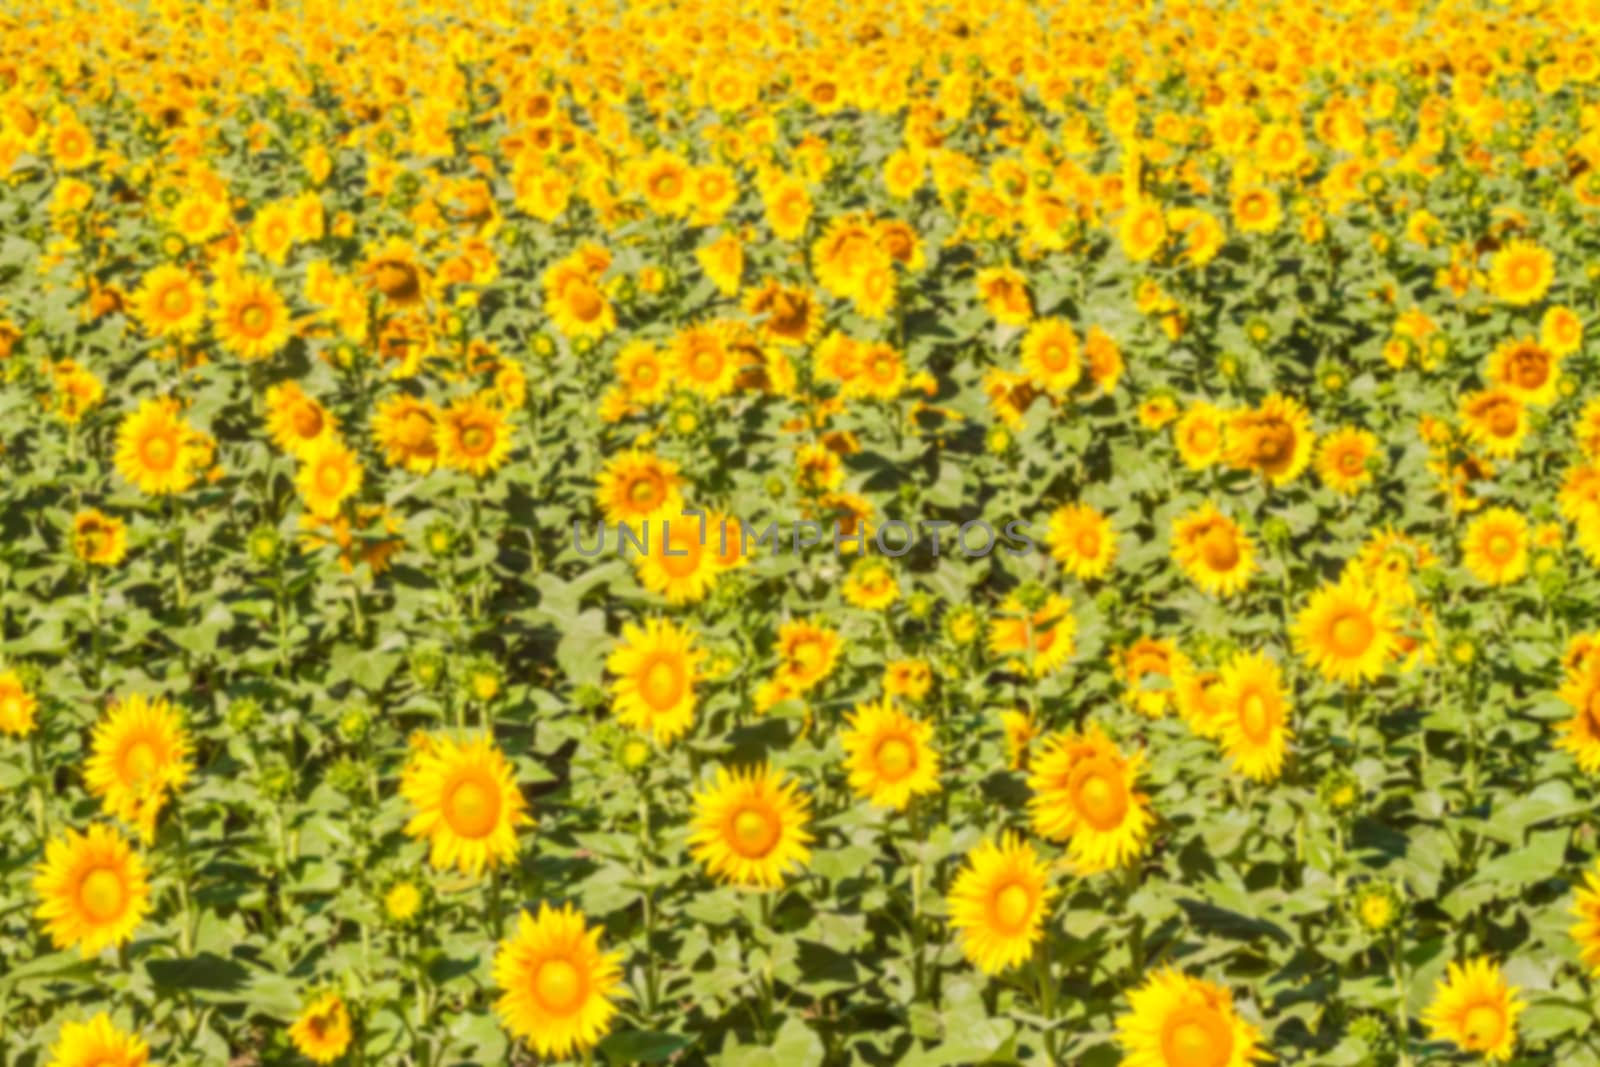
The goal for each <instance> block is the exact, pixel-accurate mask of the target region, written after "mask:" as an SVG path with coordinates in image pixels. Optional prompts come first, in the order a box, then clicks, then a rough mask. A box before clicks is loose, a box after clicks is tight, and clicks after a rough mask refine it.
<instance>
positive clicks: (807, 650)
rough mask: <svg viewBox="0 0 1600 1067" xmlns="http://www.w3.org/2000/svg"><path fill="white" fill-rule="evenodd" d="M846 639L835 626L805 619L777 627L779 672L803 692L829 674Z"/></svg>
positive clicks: (790, 683) (791, 684) (785, 679)
mask: <svg viewBox="0 0 1600 1067" xmlns="http://www.w3.org/2000/svg"><path fill="white" fill-rule="evenodd" d="M843 647H844V642H843V641H842V640H840V638H839V635H838V633H837V632H835V631H834V630H832V629H830V628H829V627H827V626H823V625H821V624H819V623H815V622H811V621H809V620H806V619H795V620H794V621H792V622H786V623H784V624H783V625H782V626H779V627H778V659H779V667H778V673H779V675H780V676H781V677H782V678H783V680H784V681H785V682H786V683H787V684H788V685H789V686H791V687H792V688H794V689H796V690H798V691H800V692H804V691H806V690H809V689H812V688H814V687H815V686H817V685H818V684H820V683H821V682H822V681H824V680H825V679H826V678H827V677H828V676H829V675H830V674H832V673H833V668H834V664H836V663H837V662H838V659H839V652H840V650H841V649H842V648H843Z"/></svg>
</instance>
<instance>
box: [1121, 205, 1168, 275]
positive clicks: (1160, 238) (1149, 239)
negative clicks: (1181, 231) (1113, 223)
mask: <svg viewBox="0 0 1600 1067" xmlns="http://www.w3.org/2000/svg"><path fill="white" fill-rule="evenodd" d="M1117 239H1118V240H1119V241H1120V242H1121V244H1122V252H1123V254H1124V255H1126V256H1127V257H1128V259H1130V260H1132V261H1133V262H1135V263H1143V262H1144V261H1145V260H1148V259H1150V258H1152V257H1153V256H1154V255H1155V254H1156V253H1157V252H1159V251H1161V246H1162V245H1164V244H1166V243H1167V223H1166V219H1165V218H1164V217H1163V216H1162V214H1161V205H1160V204H1159V203H1158V202H1156V201H1154V200H1148V199H1142V198H1141V199H1139V200H1135V201H1134V202H1133V203H1131V204H1129V205H1128V207H1127V209H1126V210H1125V211H1124V212H1123V214H1122V219H1121V221H1119V222H1118V223H1117Z"/></svg>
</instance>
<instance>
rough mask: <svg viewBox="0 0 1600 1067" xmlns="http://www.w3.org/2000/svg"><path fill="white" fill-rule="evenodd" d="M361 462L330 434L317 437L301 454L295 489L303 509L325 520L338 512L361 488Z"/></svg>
mask: <svg viewBox="0 0 1600 1067" xmlns="http://www.w3.org/2000/svg"><path fill="white" fill-rule="evenodd" d="M362 477H363V472H362V469H361V463H360V462H359V461H358V460H357V459H356V455H355V453H354V452H352V451H350V450H349V449H348V448H346V447H345V446H344V442H342V441H340V440H339V438H337V437H336V436H334V435H332V434H327V435H325V436H323V437H319V438H318V439H317V440H315V441H313V442H312V443H311V444H309V445H307V446H306V447H305V449H304V450H303V451H302V453H301V458H300V470H299V472H298V473H297V474H296V475H295V480H294V484H295V488H296V489H298V490H299V491H300V498H301V499H302V500H304V501H305V505H306V510H308V511H310V512H311V514H313V515H315V516H317V517H319V518H324V519H329V518H332V517H334V516H335V515H337V514H338V513H339V506H340V505H341V504H343V503H344V502H345V501H346V500H348V499H350V497H352V496H354V495H355V494H356V492H358V491H359V490H360V488H361V482H362Z"/></svg>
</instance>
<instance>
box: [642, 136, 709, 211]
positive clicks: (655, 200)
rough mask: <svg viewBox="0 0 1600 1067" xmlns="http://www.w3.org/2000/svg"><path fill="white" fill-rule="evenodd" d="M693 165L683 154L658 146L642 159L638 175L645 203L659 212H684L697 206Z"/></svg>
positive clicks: (652, 209)
mask: <svg viewBox="0 0 1600 1067" xmlns="http://www.w3.org/2000/svg"><path fill="white" fill-rule="evenodd" d="M690 174H691V172H690V169H689V164H688V163H686V162H684V160H683V158H682V157H681V156H678V155H676V154H674V153H672V152H668V151H665V150H664V149H657V150H656V151H654V152H652V153H651V154H650V155H649V156H648V157H647V158H645V159H643V160H641V161H640V162H639V165H638V172H637V175H636V177H635V179H634V182H635V186H636V187H637V188H638V190H639V193H640V195H641V196H643V197H644V200H645V203H647V204H649V205H650V210H651V211H654V212H655V213H656V214H657V215H682V214H685V213H687V212H688V210H689V209H690V208H691V207H693V206H694V205H693V201H692V200H691V199H690V185H689V179H690Z"/></svg>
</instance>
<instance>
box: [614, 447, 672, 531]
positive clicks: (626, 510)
mask: <svg viewBox="0 0 1600 1067" xmlns="http://www.w3.org/2000/svg"><path fill="white" fill-rule="evenodd" d="M682 484H683V479H682V478H681V477H679V475H678V465H677V464H676V463H674V462H672V461H671V460H666V459H661V458H659V457H657V456H653V455H651V454H650V453H648V452H639V451H636V450H635V451H628V452H622V453H619V454H618V455H616V456H613V457H612V458H611V459H610V460H608V461H606V466H605V469H604V470H602V471H601V472H600V476H599V477H598V478H597V479H596V487H595V496H596V499H597V500H598V501H599V504H600V511H601V513H602V514H603V515H604V516H605V517H606V520H607V521H608V522H614V523H639V524H644V523H648V522H649V521H650V520H652V519H665V518H669V517H673V516H676V515H678V513H679V512H681V511H682V510H683V496H682V494H681V492H680V489H679V487H680V486H681V485H682Z"/></svg>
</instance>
